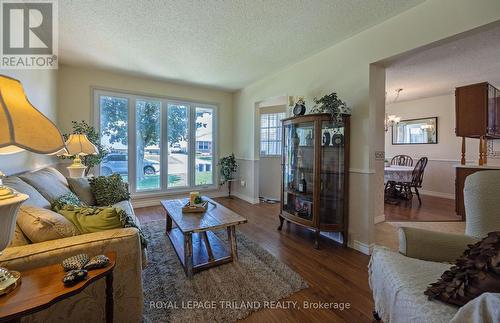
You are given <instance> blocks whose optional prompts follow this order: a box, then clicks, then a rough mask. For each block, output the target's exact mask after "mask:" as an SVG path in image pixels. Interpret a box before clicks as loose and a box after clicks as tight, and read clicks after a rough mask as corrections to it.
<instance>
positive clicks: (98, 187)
mask: <svg viewBox="0 0 500 323" xmlns="http://www.w3.org/2000/svg"><path fill="white" fill-rule="evenodd" d="M89 183H90V189H91V190H92V193H93V194H94V196H95V199H96V202H97V205H99V206H109V205H113V204H115V203H118V202H121V201H125V200H128V199H130V193H129V192H128V189H127V184H126V183H124V182H123V180H122V177H121V176H120V174H113V175H111V176H98V177H92V178H89Z"/></svg>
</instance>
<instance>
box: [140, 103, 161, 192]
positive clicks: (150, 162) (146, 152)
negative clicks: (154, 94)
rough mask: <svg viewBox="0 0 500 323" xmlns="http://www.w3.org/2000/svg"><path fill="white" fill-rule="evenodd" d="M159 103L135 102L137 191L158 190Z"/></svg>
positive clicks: (159, 173) (159, 183)
mask: <svg viewBox="0 0 500 323" xmlns="http://www.w3.org/2000/svg"><path fill="white" fill-rule="evenodd" d="M160 118H161V102H160V101H152V100H136V101H135V127H136V133H135V134H136V138H135V146H136V149H137V152H136V163H135V164H136V173H135V176H136V183H137V191H147V190H159V189H160V188H161V182H160V176H161V172H160V169H161V167H160V146H159V145H160V138H161V129H160V124H161V123H160Z"/></svg>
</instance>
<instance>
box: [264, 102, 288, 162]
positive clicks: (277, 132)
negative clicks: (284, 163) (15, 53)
mask: <svg viewBox="0 0 500 323" xmlns="http://www.w3.org/2000/svg"><path fill="white" fill-rule="evenodd" d="M273 114H274V115H282V118H281V119H278V123H279V126H277V127H269V118H268V120H267V121H268V126H267V127H264V128H263V127H262V117H263V116H264V115H267V116H269V115H273ZM285 118H286V112H284V111H280V112H260V114H259V156H260V157H262V158H266V157H269V158H275V157H281V155H282V149H283V138H281V140H271V141H270V140H269V130H270V129H276V134H277V135H279V136H282V129H283V125H282V123H281V120H283V119H285ZM263 129H265V130H267V138H268V139H267V140H266V141H264V142H265V143H267V145H268V148H267V151H269V143H276V142H279V143H280V149H278V152H277V153H276V154H267V153H266V154H263V153H262V142H263V141H262V130H263Z"/></svg>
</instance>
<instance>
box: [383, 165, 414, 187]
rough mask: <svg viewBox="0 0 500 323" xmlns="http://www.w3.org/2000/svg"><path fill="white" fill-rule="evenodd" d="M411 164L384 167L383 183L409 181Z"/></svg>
mask: <svg viewBox="0 0 500 323" xmlns="http://www.w3.org/2000/svg"><path fill="white" fill-rule="evenodd" d="M413 169H414V167H412V166H399V165H389V166H385V167H384V183H387V182H389V181H393V182H397V183H409V182H411V180H412V175H413Z"/></svg>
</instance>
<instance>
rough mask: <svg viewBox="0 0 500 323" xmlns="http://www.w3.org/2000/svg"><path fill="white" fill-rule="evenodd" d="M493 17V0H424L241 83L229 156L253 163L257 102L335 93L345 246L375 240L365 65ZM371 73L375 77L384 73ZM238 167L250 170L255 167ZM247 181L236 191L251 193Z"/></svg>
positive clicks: (497, 12)
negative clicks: (346, 125)
mask: <svg viewBox="0 0 500 323" xmlns="http://www.w3.org/2000/svg"><path fill="white" fill-rule="evenodd" d="M499 19H500V1H497V0H482V1H468V0H440V1H438V0H429V1H426V2H424V3H422V4H421V5H418V6H416V7H414V8H412V9H410V10H408V11H405V12H403V13H402V14H400V15H398V16H396V17H393V18H391V19H389V20H386V21H385V22H383V23H381V24H379V25H377V26H374V27H372V28H370V29H368V30H366V31H364V32H362V33H359V34H357V35H355V36H353V37H351V38H349V39H347V40H345V41H343V42H340V43H338V44H336V45H334V46H332V47H329V48H327V49H325V50H323V51H321V52H319V53H317V54H316V55H313V56H311V57H309V58H306V59H305V60H302V61H300V62H298V63H296V64H294V65H292V66H290V67H288V68H286V69H285V70H283V71H281V72H279V73H276V74H274V75H270V76H268V77H265V78H263V79H261V80H259V81H257V82H255V83H253V84H251V85H249V86H247V87H245V88H244V89H242V90H241V91H239V92H237V93H236V95H235V102H234V104H235V111H234V120H235V127H234V129H235V131H234V144H233V147H234V152H235V155H236V156H237V157H238V158H240V159H242V160H245V161H246V162H245V165H246V166H248V167H252V166H254V165H253V163H252V161H253V160H256V159H257V156H258V153H257V152H258V146H257V142H256V137H255V134H254V132H253V130H254V120H253V117H254V114H255V109H254V106H255V103H256V102H259V101H261V100H263V99H265V98H269V97H275V96H278V95H287V94H297V93H300V94H303V95H305V96H306V99H307V102H306V103H307V104H308V105H311V99H312V98H313V97H314V96H318V95H323V94H326V93H330V92H331V91H336V92H338V94H339V96H340V97H341V98H342V99H344V100H346V101H347V102H348V104H349V105H350V106H351V107H352V108H353V113H352V133H351V156H350V160H351V169H350V173H351V174H350V196H351V198H350V209H349V212H350V219H349V231H350V238H349V244H350V245H351V246H354V247H355V248H358V249H359V250H364V251H365V250H367V248H368V247H369V246H370V245H371V243H372V242H373V223H374V217H375V216H380V215H381V214H382V212H383V185H380V184H381V183H382V182H383V161H377V160H375V152H376V151H384V142H383V138H384V130H383V110H384V109H383V107H382V108H380V107H379V106H380V104H378V101H377V100H370V93H369V89H370V86H371V84H370V72H372V73H379V72H381V71H375V70H372V71H370V64H372V63H375V62H378V61H381V60H384V59H386V58H389V57H392V56H395V55H398V54H401V53H403V52H406V51H409V50H413V49H415V48H418V47H421V46H424V45H428V44H430V43H432V42H436V41H439V40H442V39H444V38H447V37H450V36H453V35H456V34H458V33H462V32H465V31H468V30H470V29H473V28H476V27H479V26H482V25H484V24H487V23H491V22H494V21H496V20H499ZM373 79H374V80H377V82H379V83H380V82H381V80H382V79H383V77H380V78H379V77H373ZM382 88H383V85H382ZM378 91H379V92H380V89H378ZM382 92H383V91H382ZM382 95H383V93H382ZM370 106H371V107H372V109H370ZM254 169H255V168H254ZM241 173H242V174H249V175H251V174H254V173H255V170H243V171H242V172H241ZM252 180H253V179H252V178H249V179H247V181H246V182H247V185H246V187H237V190H238V191H239V192H240V193H241V194H243V195H250V196H255V195H253V194H254V193H255V191H257V190H256V189H255V188H254V183H253V182H252ZM380 186H381V187H380Z"/></svg>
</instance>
